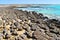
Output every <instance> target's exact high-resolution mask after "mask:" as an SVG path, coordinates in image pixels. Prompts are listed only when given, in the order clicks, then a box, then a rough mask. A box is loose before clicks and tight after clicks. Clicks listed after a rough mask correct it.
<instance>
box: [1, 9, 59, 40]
mask: <svg viewBox="0 0 60 40" xmlns="http://www.w3.org/2000/svg"><path fill="white" fill-rule="evenodd" d="M0 40H60V21H59V20H56V19H49V18H48V17H45V16H44V15H43V14H42V13H39V14H38V13H36V12H34V11H30V12H27V11H22V10H17V9H10V8H0Z"/></svg>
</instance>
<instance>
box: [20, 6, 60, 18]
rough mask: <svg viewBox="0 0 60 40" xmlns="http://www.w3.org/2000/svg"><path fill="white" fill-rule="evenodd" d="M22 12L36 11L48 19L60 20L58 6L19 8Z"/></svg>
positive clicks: (59, 8)
mask: <svg viewBox="0 0 60 40" xmlns="http://www.w3.org/2000/svg"><path fill="white" fill-rule="evenodd" d="M19 9H22V10H28V11H36V12H38V13H42V14H44V15H45V16H48V17H49V18H56V19H60V5H42V6H41V5H35V6H31V7H27V8H19Z"/></svg>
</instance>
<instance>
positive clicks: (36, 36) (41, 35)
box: [33, 30, 49, 40]
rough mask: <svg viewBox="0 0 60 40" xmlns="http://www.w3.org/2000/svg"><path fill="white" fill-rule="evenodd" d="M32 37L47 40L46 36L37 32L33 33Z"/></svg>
mask: <svg viewBox="0 0 60 40" xmlns="http://www.w3.org/2000/svg"><path fill="white" fill-rule="evenodd" d="M33 37H35V38H36V39H37V40H47V39H48V38H49V37H47V35H45V34H43V33H41V32H40V31H38V30H37V31H35V32H34V33H33Z"/></svg>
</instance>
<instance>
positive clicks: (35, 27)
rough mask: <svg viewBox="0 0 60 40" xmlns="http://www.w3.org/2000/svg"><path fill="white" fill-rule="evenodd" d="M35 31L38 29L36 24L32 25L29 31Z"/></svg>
mask: <svg viewBox="0 0 60 40" xmlns="http://www.w3.org/2000/svg"><path fill="white" fill-rule="evenodd" d="M37 29H38V30H39V29H40V28H39V26H38V25H37V24H32V26H31V30H33V31H36V30H37Z"/></svg>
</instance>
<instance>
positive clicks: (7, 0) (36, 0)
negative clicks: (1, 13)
mask: <svg viewBox="0 0 60 40" xmlns="http://www.w3.org/2000/svg"><path fill="white" fill-rule="evenodd" d="M0 4H60V0H0Z"/></svg>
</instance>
